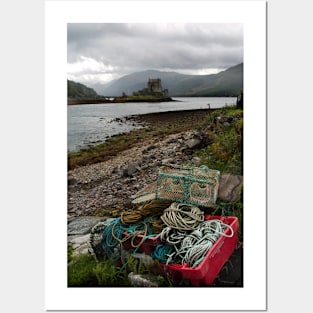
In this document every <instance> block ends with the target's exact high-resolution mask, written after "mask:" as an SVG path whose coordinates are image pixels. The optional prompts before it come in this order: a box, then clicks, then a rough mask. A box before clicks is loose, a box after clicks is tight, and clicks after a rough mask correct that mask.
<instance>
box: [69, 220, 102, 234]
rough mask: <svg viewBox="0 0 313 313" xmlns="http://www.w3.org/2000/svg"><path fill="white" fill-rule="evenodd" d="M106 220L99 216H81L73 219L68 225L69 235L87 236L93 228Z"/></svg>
mask: <svg viewBox="0 0 313 313" xmlns="http://www.w3.org/2000/svg"><path fill="white" fill-rule="evenodd" d="M103 220H104V218H103V217H98V216H79V217H77V218H75V219H73V220H72V221H71V222H70V223H68V225H67V234H68V235H86V234H88V233H89V232H90V231H91V228H92V227H93V226H94V225H96V224H97V223H99V222H102V221H103Z"/></svg>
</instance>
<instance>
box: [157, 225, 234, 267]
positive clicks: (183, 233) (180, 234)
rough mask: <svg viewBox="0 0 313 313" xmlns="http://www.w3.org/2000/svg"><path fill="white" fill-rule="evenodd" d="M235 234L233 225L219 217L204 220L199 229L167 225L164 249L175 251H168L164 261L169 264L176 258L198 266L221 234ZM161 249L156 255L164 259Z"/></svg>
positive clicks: (163, 236)
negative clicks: (179, 228)
mask: <svg viewBox="0 0 313 313" xmlns="http://www.w3.org/2000/svg"><path fill="white" fill-rule="evenodd" d="M227 229H230V233H229V234H227V232H226V230H227ZM233 235H234V231H233V229H232V227H231V226H230V225H228V224H225V223H223V222H222V221H221V220H218V219H212V220H207V221H203V222H201V223H200V225H199V227H198V228H197V229H194V230H192V231H188V230H177V229H173V228H171V227H166V228H164V229H163V231H162V232H161V235H160V238H161V240H162V241H163V242H165V244H163V246H162V249H163V250H164V251H166V249H171V250H170V251H174V252H172V253H171V254H169V253H167V259H166V262H164V263H166V264H169V263H170V262H172V261H173V260H175V262H178V263H181V264H185V263H187V265H188V266H189V267H196V266H198V265H199V264H200V263H201V262H202V260H203V259H204V257H205V255H206V254H207V253H208V251H209V250H210V249H211V248H212V247H213V245H214V244H215V242H216V241H217V240H218V239H219V237H220V236H224V237H232V236H233ZM164 245H165V247H164ZM163 250H161V251H163ZM161 251H160V250H158V253H157V254H156V255H154V256H155V257H158V258H159V259H160V260H161V261H162V260H163V261H164V259H165V257H164V256H160V252H161ZM164 253H165V252H164Z"/></svg>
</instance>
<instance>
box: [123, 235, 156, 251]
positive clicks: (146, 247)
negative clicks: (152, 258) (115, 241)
mask: <svg viewBox="0 0 313 313" xmlns="http://www.w3.org/2000/svg"><path fill="white" fill-rule="evenodd" d="M128 236H129V233H127V232H125V233H124V236H123V238H126V237H128ZM144 238H145V236H143V235H136V236H130V238H128V239H127V240H125V241H124V242H123V248H124V249H126V250H134V249H136V247H137V246H138V245H139V247H138V249H137V252H142V253H145V254H147V255H150V254H151V253H152V252H153V251H154V250H155V247H156V246H157V245H158V244H160V243H161V239H160V234H158V235H156V236H151V237H148V238H145V239H144ZM143 239H144V241H143V242H142V240H143ZM141 242H142V243H141Z"/></svg>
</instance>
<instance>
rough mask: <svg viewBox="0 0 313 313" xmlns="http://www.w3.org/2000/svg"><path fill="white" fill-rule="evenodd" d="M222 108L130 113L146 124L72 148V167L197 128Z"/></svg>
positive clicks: (101, 159) (129, 118)
mask: <svg viewBox="0 0 313 313" xmlns="http://www.w3.org/2000/svg"><path fill="white" fill-rule="evenodd" d="M215 110H219V109H193V110H180V111H166V112H156V113H148V114H139V115H130V116H128V117H125V118H126V119H127V120H129V121H131V120H133V121H134V122H136V123H138V124H141V125H142V126H144V127H143V128H139V129H135V130H132V131H130V132H126V133H121V134H116V135H113V136H111V137H110V138H108V140H106V141H105V142H103V143H99V144H97V145H94V146H90V147H87V148H84V149H81V150H79V151H76V152H68V170H71V169H74V168H76V167H78V166H84V165H90V164H94V163H99V162H103V161H107V160H109V159H110V158H112V157H114V156H116V155H118V154H119V153H121V152H123V151H125V150H128V149H131V148H133V147H135V146H140V145H142V144H144V142H146V141H157V140H163V139H166V137H168V136H169V135H172V134H177V133H183V132H186V131H190V130H195V129H196V128H197V127H200V126H201V125H202V124H203V123H205V122H206V121H207V119H208V115H209V114H210V113H211V112H213V111H215Z"/></svg>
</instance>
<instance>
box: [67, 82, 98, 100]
mask: <svg viewBox="0 0 313 313" xmlns="http://www.w3.org/2000/svg"><path fill="white" fill-rule="evenodd" d="M98 96H99V95H98V94H97V92H96V91H95V90H93V89H92V88H90V87H87V86H85V85H83V84H81V83H77V82H74V81H71V80H67V98H68V99H90V98H92V99H94V98H96V97H98Z"/></svg>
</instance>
